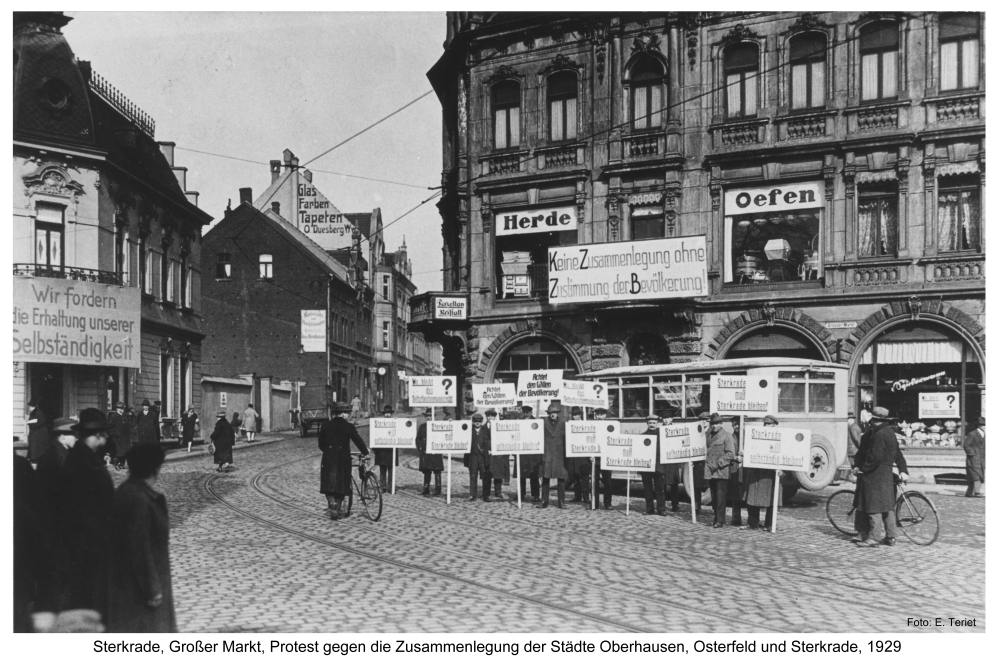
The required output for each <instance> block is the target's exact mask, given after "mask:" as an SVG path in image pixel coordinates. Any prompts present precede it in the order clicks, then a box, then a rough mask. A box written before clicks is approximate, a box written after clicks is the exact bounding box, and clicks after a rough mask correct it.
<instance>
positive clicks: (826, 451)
mask: <svg viewBox="0 0 1000 662" xmlns="http://www.w3.org/2000/svg"><path fill="white" fill-rule="evenodd" d="M809 455H810V457H811V462H810V464H811V466H810V468H809V471H796V472H795V477H796V478H798V479H799V485H801V486H802V487H804V488H805V489H807V490H820V489H823V488H824V487H826V486H827V485H829V484H830V483H832V482H833V477H834V476H835V475H836V474H837V463H836V455H835V454H834V452H833V444H832V443H830V440H829V439H827V438H826V437H824V436H823V435H821V434H814V435H813V436H812V445H811V447H810V449H809Z"/></svg>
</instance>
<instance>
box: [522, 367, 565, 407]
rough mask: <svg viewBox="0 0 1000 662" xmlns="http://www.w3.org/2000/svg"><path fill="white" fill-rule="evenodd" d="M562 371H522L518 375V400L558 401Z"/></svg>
mask: <svg viewBox="0 0 1000 662" xmlns="http://www.w3.org/2000/svg"><path fill="white" fill-rule="evenodd" d="M562 381H563V371H562V370H522V371H520V372H519V373H517V399H518V400H558V399H559V397H560V394H561V391H562Z"/></svg>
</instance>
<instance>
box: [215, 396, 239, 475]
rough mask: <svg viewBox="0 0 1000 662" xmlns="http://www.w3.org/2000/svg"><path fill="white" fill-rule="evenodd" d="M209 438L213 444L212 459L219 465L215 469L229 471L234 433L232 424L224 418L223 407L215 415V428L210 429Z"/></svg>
mask: <svg viewBox="0 0 1000 662" xmlns="http://www.w3.org/2000/svg"><path fill="white" fill-rule="evenodd" d="M211 439H212V444H213V445H214V446H215V450H214V451H213V455H212V460H213V461H214V462H215V463H216V464H217V465H219V466H218V467H217V468H216V471H231V470H232V468H233V444H235V443H236V433H235V432H234V431H233V426H232V425H231V424H230V423H229V421H227V420H226V410H225V409H223V410H221V411H219V413H218V414H216V416H215V430H213V431H212V436H211Z"/></svg>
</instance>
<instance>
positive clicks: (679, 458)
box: [660, 421, 708, 464]
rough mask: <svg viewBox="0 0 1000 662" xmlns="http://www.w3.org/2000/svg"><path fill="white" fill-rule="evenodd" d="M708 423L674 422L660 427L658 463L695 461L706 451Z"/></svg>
mask: <svg viewBox="0 0 1000 662" xmlns="http://www.w3.org/2000/svg"><path fill="white" fill-rule="evenodd" d="M706 432H708V423H704V422H702V421H695V422H692V423H674V424H673V425H664V426H663V427H661V428H660V463H661V464H676V463H678V462H697V461H698V460H704V459H705V454H706V451H707V444H706V441H705V435H706Z"/></svg>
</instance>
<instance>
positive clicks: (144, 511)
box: [107, 444, 177, 632]
mask: <svg viewBox="0 0 1000 662" xmlns="http://www.w3.org/2000/svg"><path fill="white" fill-rule="evenodd" d="M163 460H164V453H163V449H162V448H160V447H159V446H153V445H148V444H139V445H137V446H136V447H135V448H132V449H131V450H129V454H128V458H127V461H128V469H129V477H128V480H126V481H125V482H124V483H122V484H121V485H120V486H119V487H118V489H117V490H116V491H115V498H114V508H113V511H112V517H113V521H114V528H113V532H112V545H111V561H112V567H113V568H114V569H115V570H114V572H112V574H111V591H110V601H109V605H108V618H107V631H108V632H177V618H176V616H175V614H174V592H173V587H172V585H171V580H170V551H169V547H170V520H169V518H168V517H167V499H166V497H164V496H163V494H161V493H160V492H157V491H156V490H154V489H153V485H155V484H156V479H157V477H158V476H159V474H160V467H162V466H163Z"/></svg>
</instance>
